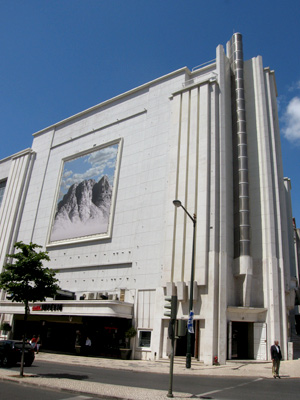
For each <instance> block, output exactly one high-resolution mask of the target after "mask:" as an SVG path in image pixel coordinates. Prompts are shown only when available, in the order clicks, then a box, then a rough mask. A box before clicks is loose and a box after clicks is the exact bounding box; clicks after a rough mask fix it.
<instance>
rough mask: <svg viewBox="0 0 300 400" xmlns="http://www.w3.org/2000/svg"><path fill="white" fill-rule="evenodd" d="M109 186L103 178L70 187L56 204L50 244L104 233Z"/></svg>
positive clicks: (108, 213) (108, 209)
mask: <svg viewBox="0 0 300 400" xmlns="http://www.w3.org/2000/svg"><path fill="white" fill-rule="evenodd" d="M111 198H112V186H111V185H110V183H109V181H108V177H107V176H106V175H104V176H103V177H102V178H101V179H100V180H99V182H96V181H95V180H94V179H88V180H84V181H82V182H80V183H74V184H73V185H72V186H71V187H70V188H69V190H68V192H67V193H66V194H65V195H64V197H63V199H62V200H61V201H60V202H59V203H58V206H57V213H56V215H55V219H54V224H53V228H52V234H51V241H57V240H63V239H72V238H77V237H81V236H88V235H95V234H100V233H105V232H107V228H108V222H109V215H110V207H111Z"/></svg>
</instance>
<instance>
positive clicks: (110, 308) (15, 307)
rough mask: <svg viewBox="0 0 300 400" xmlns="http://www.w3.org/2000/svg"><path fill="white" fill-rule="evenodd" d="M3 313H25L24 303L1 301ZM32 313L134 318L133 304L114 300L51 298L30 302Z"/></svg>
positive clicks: (0, 306)
mask: <svg viewBox="0 0 300 400" xmlns="http://www.w3.org/2000/svg"><path fill="white" fill-rule="evenodd" d="M0 308H1V313H3V314H24V304H23V303H16V302H14V303H13V302H11V301H8V300H4V301H1V302H0ZM29 309H30V314H31V315H44V316H47V315H60V316H63V315H73V316H95V317H116V318H127V319H132V316H133V304H131V303H126V302H122V301H113V300H84V301H80V300H50V301H45V302H36V303H29Z"/></svg>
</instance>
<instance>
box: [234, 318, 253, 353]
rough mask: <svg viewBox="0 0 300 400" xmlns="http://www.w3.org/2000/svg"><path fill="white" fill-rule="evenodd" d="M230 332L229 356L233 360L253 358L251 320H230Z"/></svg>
mask: <svg viewBox="0 0 300 400" xmlns="http://www.w3.org/2000/svg"><path fill="white" fill-rule="evenodd" d="M231 332H232V333H231V335H232V336H231V358H232V359H233V360H234V359H236V360H249V359H253V358H254V349H253V322H237V321H232V329H231Z"/></svg>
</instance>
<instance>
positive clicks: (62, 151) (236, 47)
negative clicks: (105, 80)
mask: <svg viewBox="0 0 300 400" xmlns="http://www.w3.org/2000/svg"><path fill="white" fill-rule="evenodd" d="M276 96H277V93H276V83H275V76H274V71H272V70H270V69H269V68H264V67H263V62H262V58H261V57H260V56H258V57H255V58H252V59H250V60H247V61H244V60H243V48H242V36H241V35H240V34H238V33H237V34H234V35H233V37H232V38H231V40H230V41H229V42H228V44H227V48H226V52H225V50H224V48H223V46H221V45H219V46H218V47H217V49H216V59H215V60H214V61H212V62H210V63H208V64H206V65H203V66H200V67H198V68H195V69H193V70H192V71H190V70H189V69H188V68H182V69H180V70H177V71H175V72H172V73H170V74H168V75H165V76H162V77H160V78H158V79H156V80H154V81H152V82H149V83H146V84H144V85H142V86H140V87H138V88H136V89H133V90H131V91H129V92H127V93H124V94H122V95H119V96H117V97H115V98H113V99H110V100H108V101H106V102H104V103H101V104H99V105H97V106H95V107H92V108H90V109H88V110H86V111H83V112H81V113H79V114H76V115H74V116H72V117H70V118H68V119H66V120H63V121H61V122H59V123H56V124H54V125H52V126H50V127H48V128H45V129H44V130H42V131H39V132H37V133H35V134H34V135H33V143H32V147H31V148H30V149H26V150H24V151H22V152H20V153H17V154H14V155H12V156H10V157H7V158H5V159H3V160H1V161H0V182H1V183H0V185H1V188H2V189H1V190H2V193H3V199H2V204H1V208H0V235H1V242H0V265H1V266H3V263H5V261H6V260H5V255H6V254H7V253H9V252H11V251H12V248H13V244H14V243H15V242H16V241H20V240H22V241H23V242H25V243H29V242H30V241H31V242H33V243H37V244H39V245H42V246H43V248H44V249H46V250H47V251H48V252H49V256H50V259H51V261H50V263H48V266H49V267H51V268H53V269H55V270H57V271H58V272H57V277H58V278H59V281H60V286H61V288H62V289H63V290H62V291H61V292H60V293H59V294H58V296H57V297H56V299H54V300H53V299H48V300H47V301H46V302H44V303H41V304H37V303H35V304H31V305H30V311H31V315H30V322H29V327H28V329H29V331H30V333H39V334H41V335H42V342H43V344H44V346H45V347H48V348H53V349H56V350H61V349H62V348H63V349H64V350H67V349H69V350H70V351H71V350H73V349H74V343H75V340H76V335H77V336H78V335H82V337H84V336H86V335H89V336H90V337H91V339H92V343H93V344H94V351H95V352H96V354H105V355H115V356H116V355H117V353H118V349H119V348H120V347H122V346H123V345H124V343H123V342H124V332H125V330H126V329H127V328H128V327H129V326H130V325H131V323H132V324H133V325H134V326H135V327H136V329H137V332H138V334H137V336H136V337H135V338H134V340H133V341H132V350H133V353H132V357H134V358H136V359H158V358H166V357H168V354H169V352H170V343H169V340H168V319H167V318H166V317H164V297H165V296H166V295H177V298H178V313H177V318H178V320H179V326H180V328H181V329H180V330H182V324H183V325H184V326H185V324H186V321H187V320H188V316H189V289H190V287H191V286H192V288H193V299H192V300H193V311H194V319H193V328H194V334H193V335H192V353H193V356H194V357H195V358H196V359H197V360H201V361H204V362H205V363H207V364H212V363H213V360H214V357H218V360H219V362H220V363H224V362H225V360H226V359H231V358H240V359H241V358H242V359H245V358H248V359H262V360H266V359H269V358H270V355H269V350H268V349H269V347H270V345H271V344H272V343H273V341H274V339H278V340H279V341H280V343H281V345H282V351H283V354H284V357H285V358H287V356H288V342H289V341H290V321H291V318H290V315H291V310H293V309H294V298H295V289H296V286H297V279H298V277H297V276H296V274H297V273H296V270H297V265H296V264H297V263H296V259H295V249H294V241H293V221H292V211H291V200H290V189H291V187H290V182H289V180H288V179H285V178H284V177H283V170H282V159H281V149H280V133H279V124H278V115H277V105H276ZM175 199H178V200H180V201H181V202H182V204H183V205H184V207H185V208H186V210H188V212H189V213H190V214H191V215H192V214H194V213H195V215H196V219H197V224H196V228H195V253H194V256H195V257H194V276H193V279H192V282H193V284H192V285H191V284H190V281H191V261H192V242H193V224H192V222H191V221H190V219H189V216H188V215H187V214H186V213H185V212H184V210H182V209H181V208H175V207H174V205H173V200H175ZM1 312H2V314H1V318H2V320H3V321H8V322H10V323H11V324H12V325H13V331H12V335H15V336H18V334H19V333H20V332H21V330H20V329H21V326H22V320H23V307H22V306H21V305H20V304H16V303H12V302H10V301H9V300H8V299H6V297H5V293H2V297H1ZM182 321H184V322H182ZM58 338H59V339H60V340H59V341H58ZM185 353H186V335H185V336H180V337H178V338H177V339H176V353H175V354H176V355H185Z"/></svg>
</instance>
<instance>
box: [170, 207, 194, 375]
mask: <svg viewBox="0 0 300 400" xmlns="http://www.w3.org/2000/svg"><path fill="white" fill-rule="evenodd" d="M173 204H174V206H175V207H181V208H183V210H184V212H185V213H186V214H187V215H188V216H189V217H190V219H191V220H192V222H193V250H192V267H191V281H190V299H189V320H190V321H192V317H193V297H194V275H195V242H196V234H195V233H196V222H197V220H196V214H194V215H193V216H191V214H190V213H189V212H188V211H187V209H186V208H185V207H184V206H183V205H182V204H181V201H180V200H173ZM191 330H192V329H190V328H189V327H188V332H187V349H186V368H191V364H192V332H191Z"/></svg>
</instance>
